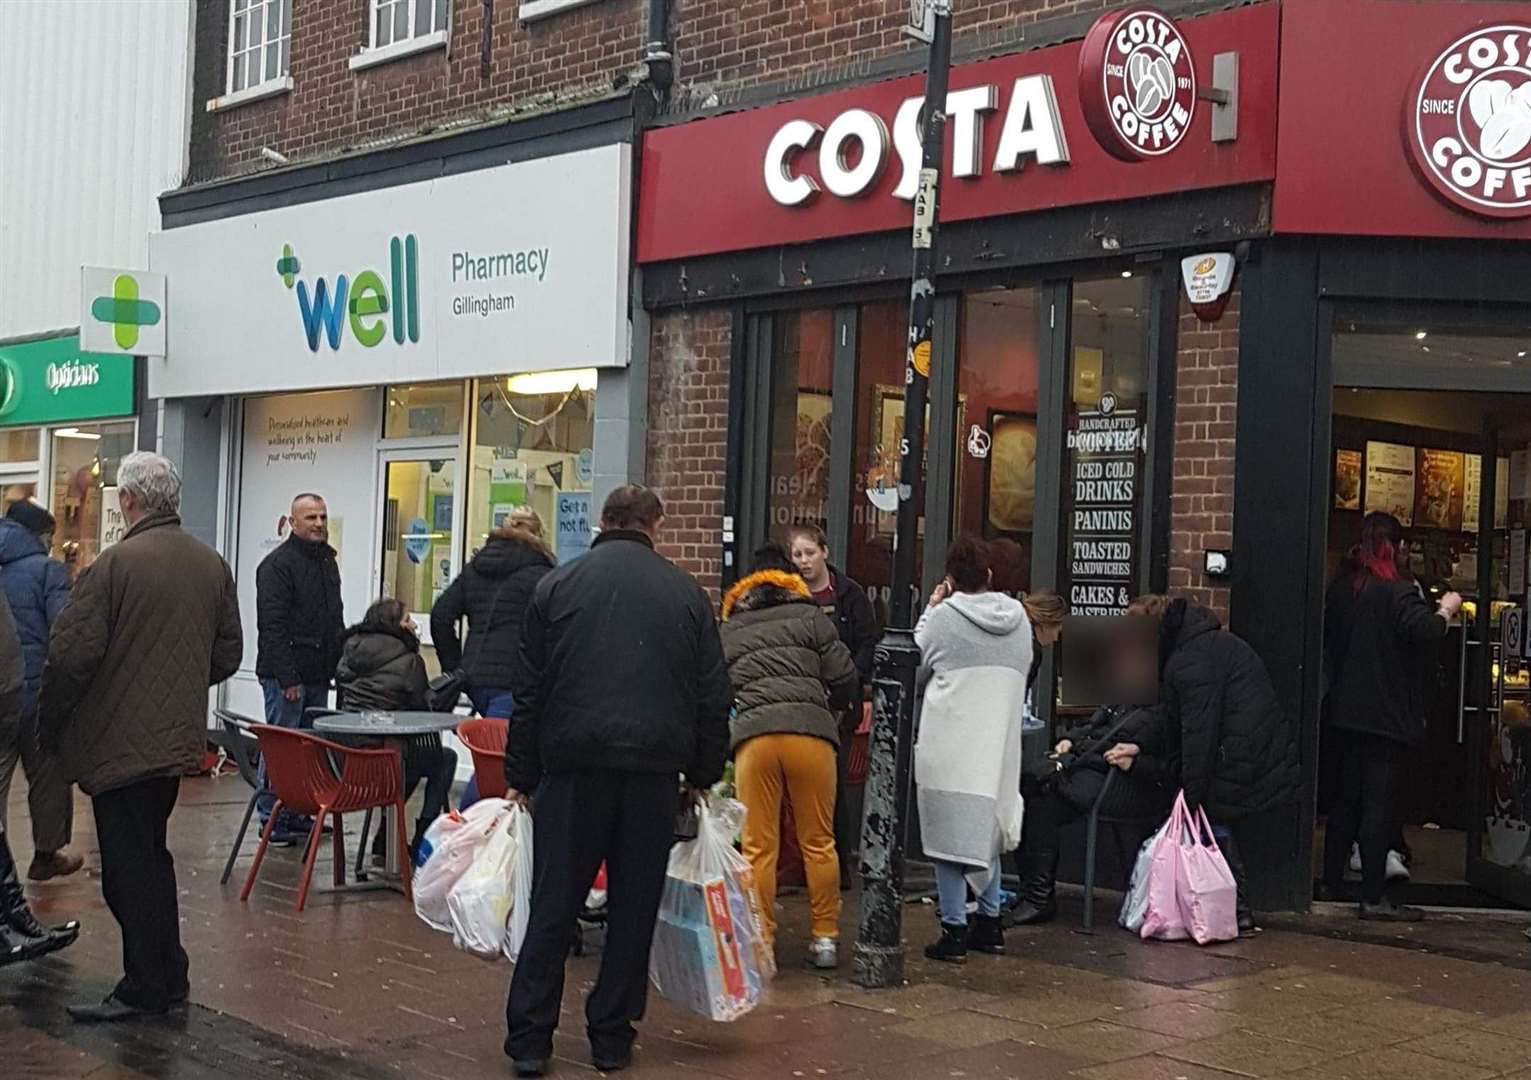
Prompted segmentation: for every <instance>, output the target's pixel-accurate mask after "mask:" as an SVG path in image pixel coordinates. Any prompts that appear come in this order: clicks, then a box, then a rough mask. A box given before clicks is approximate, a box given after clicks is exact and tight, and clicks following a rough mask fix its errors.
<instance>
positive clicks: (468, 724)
mask: <svg viewBox="0 0 1531 1080" xmlns="http://www.w3.org/2000/svg"><path fill="white" fill-rule="evenodd" d="M457 737H458V738H459V739H461V740H462V744H463V745H464V746H466V747H467V748H468V753H470V754H472V755H473V776H474V779H475V780H476V781H477V782H478V796H479V798H481V799H503V798H504V797H505V793H506V792H507V791H509V790H510V785H509V784H508V783H506V781H505V743H506V741H507V740H508V739H509V738H510V721H509V720H496V719H493V718H492V717H478V718H475V719H473V720H464V721H463V722H462V723H461V724H458V725H457Z"/></svg>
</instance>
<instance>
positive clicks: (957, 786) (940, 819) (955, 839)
mask: <svg viewBox="0 0 1531 1080" xmlns="http://www.w3.org/2000/svg"><path fill="white" fill-rule="evenodd" d="M992 577H993V575H992V573H991V572H990V569H989V545H988V544H986V543H984V542H983V541H982V540H978V539H974V538H972V537H964V538H962V539H960V540H958V541H957V542H956V543H955V544H953V545H952V546H951V550H950V551H949V552H947V556H946V580H945V581H943V582H942V583H941V584H940V585H938V586H936V590H935V592H934V593H932V594H931V597H930V606H929V607H928V608H926V610H925V614H923V615H921V616H920V621H919V624H918V625H917V626H916V627H915V630H914V640H915V644H917V645H918V646H919V647H920V654H921V659H922V661H923V663H924V664H925V666H927V667H929V668H930V669H931V670H932V672H933V674H932V675H931V678H930V681H929V682H928V683H927V684H926V686H925V696H924V702H923V706H922V709H921V714H920V731H919V736H918V738H917V739H916V740H915V745H914V777H915V782H916V784H917V785H918V796H919V809H920V833H921V839H922V842H923V844H924V848H925V853H926V855H928V856H929V857H930V859H931V861H932V862H933V863H934V864H935V868H936V885H937V889H938V892H939V898H940V915H941V939H940V940H939V941H937V942H936V943H935V944H933V945H931V946H930V947H929V948H927V949H926V950H925V955H926V956H928V957H929V958H930V959H932V960H943V961H946V962H948V963H956V964H960V963H963V962H964V961H965V960H966V959H967V953H968V950H969V949H970V948H971V949H974V950H976V951H979V952H985V953H993V954H998V953H1003V952H1004V951H1005V937H1004V932H1003V930H1001V928H1000V907H999V902H1000V869H999V856H1000V853H1001V852H1004V851H1008V850H1010V849H1011V848H1013V847H1014V846H1015V845H1016V844H1017V843H1018V842H1019V841H1020V833H1021V794H1020V788H1021V718H1022V716H1023V714H1024V712H1025V708H1026V673H1027V671H1028V670H1030V668H1031V624H1030V622H1029V621H1028V620H1027V618H1026V609H1025V608H1024V607H1022V606H1021V602H1020V601H1019V600H1016V599H1014V598H1013V597H1009V596H1006V595H1005V594H1004V593H999V592H993V591H991V590H990V588H989V585H990V582H991V580H992ZM970 878H971V879H972V885H973V891H974V892H975V893H977V894H978V921H977V923H976V925H975V926H974V927H973V928H972V930H971V932H970V931H969V927H968V917H967V889H968V880H969V879H970Z"/></svg>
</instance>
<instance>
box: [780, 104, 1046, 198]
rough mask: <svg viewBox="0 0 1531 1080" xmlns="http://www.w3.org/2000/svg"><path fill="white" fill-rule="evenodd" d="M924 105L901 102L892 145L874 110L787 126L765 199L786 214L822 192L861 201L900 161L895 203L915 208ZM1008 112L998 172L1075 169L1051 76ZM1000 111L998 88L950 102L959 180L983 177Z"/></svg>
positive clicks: (797, 121) (948, 112)
mask: <svg viewBox="0 0 1531 1080" xmlns="http://www.w3.org/2000/svg"><path fill="white" fill-rule="evenodd" d="M923 104H924V100H923V98H920V97H911V98H906V99H905V100H904V101H903V103H902V104H901V105H900V106H899V108H898V111H897V113H896V114H895V115H894V116H893V128H892V136H891V141H890V137H889V129H888V123H887V120H886V119H885V118H884V117H883V116H881V115H879V114H878V113H876V112H873V111H871V110H869V109H862V108H857V109H847V110H846V111H845V112H842V113H841V114H840V115H838V116H836V117H835V118H834V120H832V121H831V122H830V124H829V126H828V127H827V128H825V127H820V126H819V125H818V124H816V123H814V122H813V121H811V120H800V119H794V120H789V121H787V122H786V123H785V124H783V125H781V127H780V128H778V129H777V131H776V134H775V135H774V136H773V137H772V139H771V141H770V143H769V145H767V147H766V152H765V174H764V175H765V187H766V191H767V192H768V193H769V194H770V196H771V198H772V199H773V200H774V201H775V202H777V203H778V204H780V205H781V206H804V205H806V204H808V203H810V202H812V201H813V200H814V199H815V198H817V196H818V195H819V192H820V191H823V190H827V191H828V192H829V193H830V194H831V195H835V196H838V197H839V198H842V199H854V198H858V197H859V196H862V195H865V194H866V193H867V192H869V191H871V190H872V188H874V187H875V186H876V185H877V182H878V181H879V180H880V179H882V175H883V172H884V171H885V169H886V168H887V166H888V164H889V160H890V157H893V156H896V157H897V158H898V162H899V168H900V170H901V175H900V178H899V182H898V185H897V186H896V187H895V188H894V189H893V195H894V196H895V197H896V198H900V199H906V200H912V199H913V198H914V195H915V190H916V188H917V187H918V186H919V172H920V108H921V106H922V105H923ZM1004 104H1005V109H1004V114H1003V116H1002V117H1001V124H1002V127H1001V129H1000V135H999V144H998V146H997V148H996V149H995V152H994V158H993V160H992V162H990V167H991V168H992V169H993V171H995V172H997V173H1013V172H1017V171H1019V170H1020V169H1021V167H1022V166H1023V165H1024V164H1025V163H1026V162H1027V161H1028V160H1030V161H1035V162H1036V163H1037V164H1039V165H1054V166H1057V165H1067V164H1068V163H1069V149H1068V141H1067V140H1066V139H1065V138H1064V135H1063V123H1062V121H1061V120H1060V118H1059V112H1058V97H1057V94H1056V93H1055V92H1054V89H1053V80H1052V78H1051V76H1048V75H1023V76H1021V77H1020V78H1018V79H1016V80H1015V82H1014V83H1013V84H1012V85H1011V87H1010V88H1009V91H1008V94H1007V95H1006V100H1005V103H1004ZM999 111H1000V88H999V87H998V86H996V85H993V84H989V85H983V86H972V87H968V88H966V89H963V90H953V91H952V92H951V93H949V94H947V96H946V119H947V123H948V124H949V125H950V127H951V132H952V175H953V176H957V177H977V176H981V175H982V174H983V169H984V160H983V147H984V124H985V122H986V120H987V119H988V118H989V117H990V116H991V115H994V114H996V113H998V112H999ZM815 165H816V166H817V169H816V170H815V168H814V166H815ZM815 171H816V172H817V176H815Z"/></svg>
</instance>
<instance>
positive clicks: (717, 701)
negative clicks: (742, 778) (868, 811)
mask: <svg viewBox="0 0 1531 1080" xmlns="http://www.w3.org/2000/svg"><path fill="white" fill-rule="evenodd" d="M663 520H664V504H663V503H661V502H660V500H659V496H658V495H656V494H654V493H653V492H652V491H649V490H647V489H645V488H642V487H636V486H627V487H620V488H617V489H616V490H615V491H613V492H612V493H611V495H610V497H609V498H607V500H606V504H605V507H604V508H603V509H602V511H601V532H600V535H599V536H597V537H596V539H595V543H594V544H593V545H591V548H590V551H589V552H587V553H586V554H584V555H582V556H581V557H580V558H578V559H575V560H573V561H571V562H569V563H566V564H565V565H563V566H561V567H559V568H558V569H557V570H554V571H553V572H552V573H551V574H548V575H547V576H546V577H544V578H543V579H542V581H541V582H539V583H538V585H537V591H536V593H535V594H534V595H533V597H532V603H531V606H530V607H529V608H527V612H526V625H525V627H524V629H523V631H522V634H521V645H520V648H519V649H518V650H517V651H516V659H515V664H514V669H513V672H514V674H513V678H512V680H511V692H512V693H513V694H514V695H515V698H516V711H515V716H514V717H513V718H512V720H511V725H510V742H509V744H508V745H507V746H506V749H505V779H506V781H507V782H508V784H509V787H510V791H509V795H508V797H509V798H511V799H512V800H517V801H525V800H526V799H527V798H528V797H529V796H530V797H532V799H533V800H534V801H533V803H532V810H533V814H532V820H533V821H534V823H535V826H534V829H535V831H534V849H533V850H534V852H535V860H536V869H535V871H534V873H533V879H532V903H531V924H530V926H529V927H528V928H527V932H526V940H525V941H524V942H523V944H522V947H521V956H520V959H519V960H518V961H517V962H516V970H515V975H514V977H513V978H512V980H511V984H510V1000H509V1002H508V1004H507V1006H506V1014H507V1016H506V1018H507V1021H508V1024H509V1028H510V1031H509V1036H508V1038H507V1039H506V1041H505V1052H506V1053H507V1054H508V1055H509V1056H510V1057H511V1058H512V1059H513V1060H514V1062H515V1069H516V1073H517V1075H520V1076H541V1075H542V1074H543V1073H544V1072H545V1071H546V1070H547V1065H548V1059H549V1058H550V1057H551V1055H552V1052H553V1033H554V1031H555V1030H556V1029H557V1027H558V1015H559V1010H560V1006H561V1002H562V1000H563V984H564V958H565V957H566V956H567V955H568V952H569V948H570V946H571V944H572V942H573V938H574V926H575V918H576V916H577V915H578V914H579V911H580V908H581V906H582V905H583V904H584V901H585V898H586V895H587V894H588V892H589V890H590V885H591V883H592V881H593V880H594V879H595V873H596V870H597V869H598V868H599V867H600V865H601V863H602V862H603V861H604V862H605V863H606V872H607V880H608V894H609V900H608V904H609V909H608V911H609V913H608V916H607V931H606V946H605V951H604V952H603V954H602V957H601V973H600V976H599V977H598V978H597V980H596V984H595V988H594V989H593V990H592V991H591V992H590V997H589V999H588V1000H587V1002H586V1004H585V1016H586V1021H587V1025H588V1028H587V1030H588V1034H589V1036H590V1046H591V1051H592V1054H593V1058H594V1063H595V1066H596V1068H597V1069H599V1070H601V1071H610V1070H612V1069H619V1068H623V1067H625V1066H626V1065H627V1064H628V1062H629V1061H630V1060H631V1058H632V1044H633V1039H634V1038H635V1036H636V1032H635V1030H634V1029H633V1022H634V1021H636V1020H639V1019H641V1018H642V1016H643V1011H644V1005H645V1003H646V1001H647V996H648V969H649V946H650V944H651V943H652V941H653V938H654V924H655V920H656V919H657V917H658V913H659V900H660V895H661V893H662V891H663V888H664V881H665V869H666V866H667V864H668V862H669V857H670V846H671V843H672V841H673V840H674V831H675V814H676V809H677V800H678V799H679V798H681V797H682V791H681V789H680V786H679V784H680V776H681V774H684V776H685V783H686V785H687V786H688V788H689V789H691V790H692V791H695V792H705V791H706V790H707V789H708V788H710V787H711V786H712V785H713V784H715V783H717V782H718V780H719V779H720V778H721V777H722V775H723V765H724V762H725V760H726V758H727V756H728V738H729V731H728V712H729V706H730V705H731V704H732V701H733V687H732V686H731V685H730V683H729V680H728V669H727V667H726V666H725V664H724V662H723V646H722V643H721V642H720V641H719V639H718V627H717V623H716V621H715V620H714V619H713V614H712V603H711V601H709V600H708V598H707V594H706V593H704V592H703V591H702V589H701V587H700V586H699V585H697V583H696V582H695V581H694V580H693V579H692V578H691V576H690V575H689V574H687V573H686V572H685V571H684V570H681V569H680V568H679V567H676V566H675V565H673V564H672V563H671V562H670V561H669V560H668V559H666V558H665V557H664V556H662V555H660V554H659V553H658V552H657V551H655V550H654V546H655V543H656V540H657V538H658V536H659V532H660V527H661V524H662V522H663Z"/></svg>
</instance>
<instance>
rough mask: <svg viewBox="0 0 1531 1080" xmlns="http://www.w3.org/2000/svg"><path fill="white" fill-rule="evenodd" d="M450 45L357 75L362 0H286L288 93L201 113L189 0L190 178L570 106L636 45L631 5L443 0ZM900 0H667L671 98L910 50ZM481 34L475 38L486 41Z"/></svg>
mask: <svg viewBox="0 0 1531 1080" xmlns="http://www.w3.org/2000/svg"><path fill="white" fill-rule="evenodd" d="M451 2H452V18H451V41H450V47H449V48H448V49H446V50H439V49H438V50H435V51H432V52H428V53H423V54H420V55H418V56H412V57H408V58H405V59H400V60H396V61H394V62H392V63H387V64H382V65H379V66H377V67H373V68H369V69H365V70H362V71H355V72H353V71H351V70H350V68H349V67H348V65H347V61H348V60H349V59H350V58H351V57H353V56H355V55H356V54H357V52H358V51H359V50H360V49H361V48H362V47H363V46H364V45H365V44H366V43H367V40H368V25H367V13H368V11H369V10H370V0H322V2H320V0H293V3H294V7H293V19H292V43H291V62H290V68H289V70H290V75H291V77H292V80H293V89H292V91H291V92H290V93H287V94H283V95H280V96H278V97H274V98H269V99H266V100H263V101H257V102H252V103H249V104H246V105H241V106H237V107H235V108H231V109H225V110H222V111H220V112H217V113H208V112H207V111H206V109H205V106H206V103H207V101H208V100H209V99H210V98H212V97H216V96H218V95H220V94H222V93H223V92H224V90H225V87H226V85H227V75H226V67H227V62H228V61H227V51H228V31H229V0H197V51H196V74H195V77H194V82H195V87H194V90H195V94H196V98H195V100H194V102H193V108H194V114H193V122H192V155H191V157H192V160H191V179H192V180H193V181H205V180H210V179H215V178H220V177H227V176H234V175H239V174H241V173H246V172H250V171H252V170H256V169H259V168H263V167H269V166H268V165H266V163H265V162H264V161H263V160H262V158H261V156H260V152H261V148H262V147H270V148H271V149H273V150H276V151H278V152H279V153H281V154H283V155H285V156H286V157H288V158H289V159H291V160H292V161H295V162H296V161H305V160H311V159H313V158H316V157H323V156H329V155H334V154H339V153H343V152H346V151H351V150H357V149H362V148H365V147H367V146H369V145H377V144H380V143H385V142H389V141H394V140H397V139H401V138H406V137H409V136H411V135H418V134H423V133H426V132H429V131H431V130H433V129H437V128H440V127H442V126H446V125H459V124H467V123H472V122H475V121H486V120H490V119H494V118H497V117H502V116H507V115H514V114H516V113H518V112H529V111H541V110H546V109H552V108H557V107H560V106H567V105H572V104H576V103H578V102H580V101H584V100H590V99H592V98H595V97H599V96H602V95H605V94H608V93H610V92H612V91H613V90H614V89H621V88H622V87H623V86H625V85H628V84H629V80H630V79H631V78H632V76H633V75H634V73H635V71H636V69H637V67H638V65H639V62H640V60H641V55H642V51H643V44H644V39H645V37H646V24H647V4H646V3H645V2H644V0H601V2H599V3H594V4H591V5H589V6H587V7H582V8H576V9H574V10H572V11H569V12H566V13H563V14H559V15H555V16H552V17H549V18H546V19H542V20H539V21H537V22H534V23H530V24H522V23H520V22H519V21H517V19H516V17H515V13H516V7H517V4H516V2H515V0H451ZM1108 6H1110V3H1109V0H992V2H989V3H985V4H983V5H975V6H972V7H971V8H967V9H964V10H962V11H961V13H960V15H959V18H958V22H957V27H958V34H957V37H956V39H955V43H954V48H955V50H956V53H957V55H958V56H959V58H960V57H961V56H962V55H964V53H967V54H971V53H973V52H974V51H981V52H1004V51H1014V50H1016V49H1019V48H1021V47H1023V45H1024V43H1025V40H1026V34H1027V31H1028V27H1029V26H1030V24H1032V23H1034V22H1035V21H1036V20H1037V19H1039V18H1046V17H1054V16H1060V15H1068V14H1075V13H1079V12H1085V11H1090V10H1094V9H1099V8H1105V7H1108ZM908 10H909V5H908V0H672V8H671V15H670V26H671V32H672V40H673V41H674V51H675V55H676V61H677V63H676V88H675V92H676V96H677V99H678V100H679V101H680V102H682V103H690V104H693V105H705V104H708V103H709V102H710V99H711V98H712V97H713V96H714V95H716V96H717V97H718V98H719V99H720V100H726V99H727V97H728V95H729V94H730V93H732V92H735V91H739V90H745V89H749V88H758V87H760V86H762V85H767V84H769V85H774V86H776V87H778V88H779V89H780V91H781V92H782V93H783V94H784V95H793V94H802V93H810V92H812V90H813V88H814V87H815V86H818V85H822V84H823V83H826V82H830V81H835V80H845V79H856V78H858V77H862V78H864V77H865V76H866V74H867V71H866V69H867V68H868V66H869V65H872V64H875V63H877V62H878V61H883V60H887V59H888V58H890V57H894V56H898V55H900V54H905V53H910V52H912V51H913V50H915V49H917V48H921V47H922V46H918V45H917V44H916V43H914V42H913V41H911V39H909V38H908V37H906V36H905V35H904V34H903V33H902V32H901V28H902V27H903V26H904V24H905V22H906V21H907V18H908ZM486 39H487V41H486Z"/></svg>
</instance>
